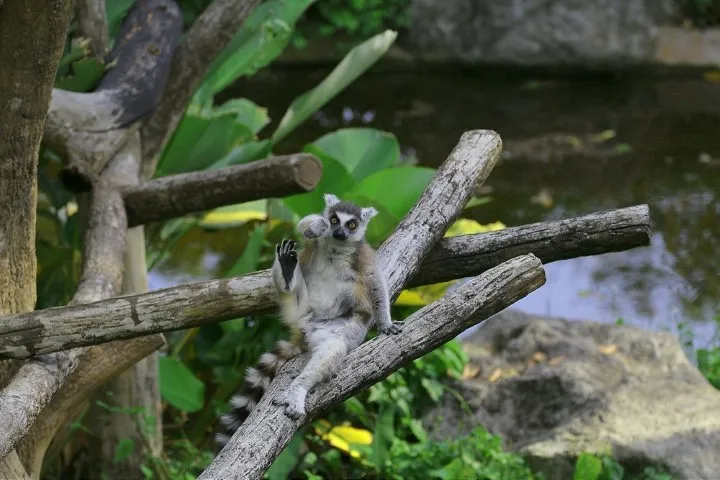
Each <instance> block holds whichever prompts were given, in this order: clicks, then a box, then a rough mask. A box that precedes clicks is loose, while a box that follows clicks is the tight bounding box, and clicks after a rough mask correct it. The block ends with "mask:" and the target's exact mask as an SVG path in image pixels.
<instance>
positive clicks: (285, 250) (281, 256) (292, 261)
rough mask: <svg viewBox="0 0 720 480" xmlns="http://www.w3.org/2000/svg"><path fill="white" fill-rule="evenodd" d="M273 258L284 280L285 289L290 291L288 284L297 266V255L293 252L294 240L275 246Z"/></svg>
mask: <svg viewBox="0 0 720 480" xmlns="http://www.w3.org/2000/svg"><path fill="white" fill-rule="evenodd" d="M275 256H276V257H277V260H278V263H280V269H281V270H282V275H283V279H284V280H285V288H286V289H287V290H288V291H289V290H290V282H292V279H293V274H294V273H295V267H296V266H297V264H298V255H297V252H296V251H295V241H294V240H283V241H282V242H280V243H278V244H277V245H276V246H275Z"/></svg>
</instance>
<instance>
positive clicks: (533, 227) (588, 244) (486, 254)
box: [409, 205, 651, 286]
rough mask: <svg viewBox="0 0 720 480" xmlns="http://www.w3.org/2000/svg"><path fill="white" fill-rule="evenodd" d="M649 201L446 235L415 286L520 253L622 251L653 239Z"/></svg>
mask: <svg viewBox="0 0 720 480" xmlns="http://www.w3.org/2000/svg"><path fill="white" fill-rule="evenodd" d="M650 234H651V227H650V209H649V208H648V206H647V205H636V206H633V207H627V208H620V209H617V210H606V211H603V212H596V213H591V214H589V215H583V216H582V217H575V218H569V219H567V220H557V221H554V222H540V223H533V224H529V225H523V226H520V227H511V228H506V229H504V230H500V231H496V232H491V233H486V234H480V235H462V236H457V237H451V238H446V239H445V240H443V241H442V242H440V243H438V244H437V246H436V247H435V248H434V249H433V251H432V253H430V255H428V257H427V258H426V259H425V261H424V262H423V264H422V268H421V269H420V271H419V272H418V274H417V275H416V276H415V277H414V278H413V279H412V280H411V281H410V284H409V285H410V286H418V285H429V284H433V283H440V282H445V281H448V280H453V279H456V278H460V277H470V276H473V275H477V274H478V273H480V272H484V271H485V270H487V269H489V268H492V267H493V266H495V265H498V264H499V263H501V262H504V261H505V260H509V259H511V258H513V257H516V256H518V255H523V254H526V253H532V254H534V255H535V256H537V257H538V258H540V260H541V261H542V262H543V264H548V263H550V262H555V261H558V260H565V259H568V258H577V257H584V256H588V255H601V254H603V253H609V252H619V251H623V250H629V249H631V248H636V247H642V246H646V245H649V244H650Z"/></svg>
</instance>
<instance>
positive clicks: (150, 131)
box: [142, 0, 260, 179]
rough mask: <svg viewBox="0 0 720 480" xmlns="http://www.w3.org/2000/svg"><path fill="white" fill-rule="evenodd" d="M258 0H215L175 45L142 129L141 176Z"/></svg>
mask: <svg viewBox="0 0 720 480" xmlns="http://www.w3.org/2000/svg"><path fill="white" fill-rule="evenodd" d="M258 3H260V1H259V0H215V1H214V2H213V3H211V4H210V6H208V7H207V8H206V9H205V11H203V13H202V14H201V15H200V16H199V17H198V18H197V20H195V22H194V23H193V24H192V27H190V30H189V31H188V32H187V36H186V37H185V40H184V41H183V43H182V44H181V45H180V46H179V47H178V51H177V53H176V54H175V57H174V58H173V62H172V68H171V70H170V79H169V81H168V84H167V87H166V88H165V91H164V92H163V95H162V98H161V99H160V103H159V104H158V106H157V108H156V109H155V111H154V112H153V113H152V115H150V117H149V118H148V120H147V121H146V122H145V124H144V125H143V128H142V141H143V159H144V163H143V178H145V179H147V178H150V177H152V175H153V174H154V173H155V167H156V166H157V162H158V160H159V155H160V153H161V152H162V150H163V149H164V148H165V145H166V144H167V142H168V140H169V139H170V137H171V135H172V133H173V132H174V131H175V128H176V127H177V126H178V123H180V119H181V118H182V115H183V113H184V112H185V108H186V107H187V104H188V102H189V101H190V97H191V96H192V94H193V92H194V91H195V89H196V88H197V87H198V86H200V83H201V82H202V79H203V78H204V77H205V75H206V74H207V72H208V71H209V70H210V66H211V65H212V62H213V61H214V60H215V58H216V57H217V56H218V55H219V54H220V52H222V51H223V50H224V49H225V47H226V46H227V45H228V43H230V40H232V39H233V37H234V36H235V34H236V33H237V32H238V30H239V29H240V27H241V26H242V24H243V22H245V19H246V18H247V17H248V16H249V15H250V13H251V12H252V10H253V9H254V8H255V6H256V5H257V4H258Z"/></svg>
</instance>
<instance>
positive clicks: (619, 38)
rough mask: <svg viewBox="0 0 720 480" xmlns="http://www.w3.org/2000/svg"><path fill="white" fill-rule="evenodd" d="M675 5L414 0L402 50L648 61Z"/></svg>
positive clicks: (573, 61) (527, 59)
mask: <svg viewBox="0 0 720 480" xmlns="http://www.w3.org/2000/svg"><path fill="white" fill-rule="evenodd" d="M678 3H679V2H677V1H675V0H632V1H627V0H485V1H478V0H442V1H438V0H412V2H411V7H410V12H411V18H412V21H411V26H410V31H409V35H408V46H409V47H410V49H411V50H412V51H415V52H418V53H419V54H421V56H424V57H426V58H442V59H447V60H453V61H458V60H460V61H465V62H472V63H488V62H490V63H510V64H517V65H553V66H554V65H593V64H596V65H601V64H612V65H617V64H624V63H633V64H636V63H644V62H650V61H652V60H651V59H653V58H654V57H655V55H656V51H657V48H658V45H657V43H658V33H659V31H660V29H659V27H660V26H662V25H665V24H671V23H675V22H676V18H677V16H678V15H677V9H678V7H677V5H678Z"/></svg>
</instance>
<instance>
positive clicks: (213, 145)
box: [158, 99, 269, 175]
mask: <svg viewBox="0 0 720 480" xmlns="http://www.w3.org/2000/svg"><path fill="white" fill-rule="evenodd" d="M268 122H269V118H268V116H267V109H265V108H261V107H258V106H257V105H255V104H254V103H253V102H251V101H249V100H246V99H234V100H229V101H228V102H225V103H224V104H223V105H221V106H220V107H216V108H214V109H212V110H210V111H208V110H207V109H205V108H203V106H201V105H198V104H193V105H192V106H191V108H188V112H187V113H186V114H185V116H184V117H183V119H182V121H181V122H180V125H179V126H178V128H177V130H176V131H175V133H174V134H173V137H172V140H171V141H170V144H169V145H168V147H167V149H166V150H165V151H164V153H163V156H162V159H161V161H160V165H159V167H158V170H159V172H160V175H168V174H172V173H180V172H189V171H195V170H201V169H204V168H206V167H208V166H210V165H212V164H213V163H214V162H218V161H219V160H221V159H223V158H224V157H225V156H226V155H227V154H228V153H229V152H230V151H231V149H232V148H233V146H235V145H242V144H246V143H248V142H251V141H252V140H253V139H254V138H255V134H256V133H257V132H258V131H259V130H260V129H261V128H262V127H263V126H265V125H266V124H267V123H268Z"/></svg>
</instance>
